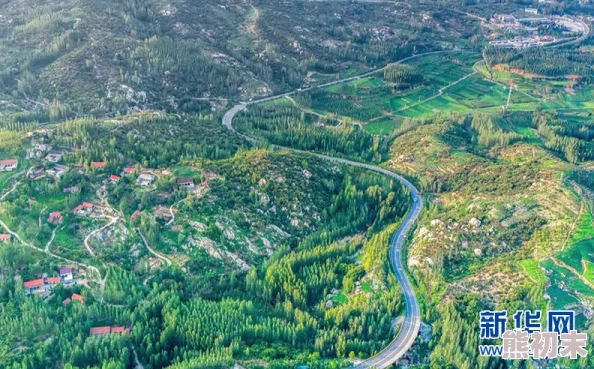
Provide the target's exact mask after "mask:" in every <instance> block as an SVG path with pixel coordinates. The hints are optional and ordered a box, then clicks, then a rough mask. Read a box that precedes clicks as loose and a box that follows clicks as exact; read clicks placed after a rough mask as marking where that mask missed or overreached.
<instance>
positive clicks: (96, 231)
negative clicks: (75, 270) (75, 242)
mask: <svg viewBox="0 0 594 369" xmlns="http://www.w3.org/2000/svg"><path fill="white" fill-rule="evenodd" d="M108 218H109V217H108ZM118 219H120V218H119V217H115V218H111V221H110V222H109V223H107V224H106V225H104V226H103V227H101V228H98V229H96V230H94V231H93V232H91V233H89V234H88V235H87V237H85V241H84V244H85V247H86V249H87V251H88V252H89V255H91V256H92V257H95V253H94V252H93V249H91V246H90V245H89V239H90V238H91V237H92V236H93V235H94V234H95V233H98V232H101V231H102V230H104V229H105V228H107V227H110V226H112V225H114V224H116V222H117V221H118Z"/></svg>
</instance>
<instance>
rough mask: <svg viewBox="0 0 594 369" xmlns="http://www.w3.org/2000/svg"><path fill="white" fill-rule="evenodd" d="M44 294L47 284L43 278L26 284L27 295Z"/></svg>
mask: <svg viewBox="0 0 594 369" xmlns="http://www.w3.org/2000/svg"><path fill="white" fill-rule="evenodd" d="M44 292H45V283H44V282H43V278H41V279H35V280H33V281H27V282H25V294H26V295H29V294H32V293H44Z"/></svg>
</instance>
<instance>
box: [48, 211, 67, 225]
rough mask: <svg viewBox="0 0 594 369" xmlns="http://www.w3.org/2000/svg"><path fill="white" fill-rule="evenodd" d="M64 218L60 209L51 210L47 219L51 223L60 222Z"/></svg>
mask: <svg viewBox="0 0 594 369" xmlns="http://www.w3.org/2000/svg"><path fill="white" fill-rule="evenodd" d="M63 220H64V219H63V218H62V214H60V212H59V211H54V212H51V213H50V215H49V217H48V218H47V221H48V222H50V223H51V224H60V223H62V221H63Z"/></svg>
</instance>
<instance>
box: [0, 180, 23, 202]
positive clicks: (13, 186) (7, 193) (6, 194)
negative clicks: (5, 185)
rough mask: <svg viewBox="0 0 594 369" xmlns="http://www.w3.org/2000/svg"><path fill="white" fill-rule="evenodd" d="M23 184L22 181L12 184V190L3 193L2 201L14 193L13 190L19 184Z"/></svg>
mask: <svg viewBox="0 0 594 369" xmlns="http://www.w3.org/2000/svg"><path fill="white" fill-rule="evenodd" d="M20 184H21V181H18V182H15V183H14V184H13V185H12V188H11V189H10V190H8V191H7V192H6V193H5V194H4V195H2V197H0V201H2V200H4V199H5V198H6V196H8V195H10V194H11V193H12V191H14V190H16V188H17V187H18V185H20Z"/></svg>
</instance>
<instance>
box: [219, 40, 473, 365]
mask: <svg viewBox="0 0 594 369" xmlns="http://www.w3.org/2000/svg"><path fill="white" fill-rule="evenodd" d="M453 51H457V52H460V51H462V50H444V51H433V52H428V53H424V54H418V55H413V56H410V57H407V58H404V59H401V60H399V61H397V62H396V63H397V64H399V63H403V62H405V61H407V60H410V59H413V58H417V57H420V56H426V55H431V54H439V53H447V52H453ZM384 68H385V67H383V68H379V69H375V70H373V71H370V72H366V73H363V74H361V75H358V76H354V77H349V78H344V79H341V80H336V81H332V82H329V83H324V84H321V85H317V86H313V87H308V88H305V89H298V90H295V91H292V92H288V93H284V94H280V95H276V96H271V97H266V98H263V99H259V100H254V101H250V102H247V103H246V102H243V103H240V104H238V105H236V106H234V107H233V108H231V109H229V110H228V111H227V112H226V113H225V115H224V116H223V125H224V126H225V127H227V128H228V129H229V130H231V131H233V132H235V133H237V134H239V135H241V136H242V137H244V138H245V139H246V140H248V141H250V142H255V141H256V139H255V138H254V137H250V136H246V135H244V134H241V133H239V132H237V131H236V130H235V128H233V118H235V116H236V115H237V114H238V113H239V112H241V111H243V110H244V109H246V108H247V107H248V106H249V105H254V104H259V103H263V102H266V101H271V100H276V99H280V98H284V97H288V96H291V95H294V94H296V93H299V92H303V91H307V90H312V89H315V88H323V87H327V86H331V85H335V84H339V83H344V82H349V81H353V80H356V79H359V78H362V77H366V76H370V75H372V74H375V73H378V72H381V71H382V70H383V69H384ZM272 146H273V147H275V148H280V149H284V150H290V151H293V152H297V153H305V154H309V155H313V156H316V157H318V158H321V159H324V160H328V161H331V162H335V163H340V164H345V165H350V166H354V167H360V168H365V169H368V170H372V171H375V172H378V173H381V174H384V175H387V176H389V177H391V178H394V179H396V180H398V181H400V182H401V183H402V185H403V186H404V187H406V188H407V189H408V190H409V191H410V194H411V197H412V207H411V209H410V210H409V212H408V214H407V216H406V218H405V219H404V221H403V222H402V224H401V225H400V227H398V229H397V230H396V232H394V235H393V236H392V238H391V240H390V263H391V265H392V268H393V269H394V273H395V274H396V278H397V279H398V282H399V283H400V286H401V288H402V293H403V295H404V300H405V302H406V313H405V316H404V321H403V323H402V325H401V326H400V330H399V331H398V333H397V335H396V337H395V338H394V340H393V341H392V342H391V343H390V344H389V345H388V346H386V347H385V348H384V349H383V350H382V351H380V352H379V353H377V354H376V355H375V356H373V357H371V358H369V359H367V360H364V361H362V362H360V363H358V364H355V365H354V366H353V368H355V369H368V368H387V367H389V366H390V365H392V364H393V363H395V362H396V361H398V360H399V359H400V358H401V357H402V356H403V355H404V354H405V353H406V352H407V351H408V350H409V349H410V347H411V346H412V345H413V343H414V341H415V339H416V337H417V335H418V332H419V328H420V327H421V313H420V308H419V302H418V300H417V297H416V294H415V291H414V289H413V287H412V285H411V283H410V281H409V279H408V276H407V275H406V271H405V269H404V265H403V262H402V258H403V251H402V248H403V245H404V241H405V239H406V236H407V235H408V233H409V231H410V229H411V228H412V226H413V224H414V222H415V221H416V220H417V218H418V216H419V213H420V212H421V208H422V204H423V200H422V198H421V195H420V193H419V191H418V190H417V189H416V187H415V186H414V185H413V184H412V183H410V182H409V181H408V180H406V179H405V178H404V177H402V176H400V175H398V174H396V173H394V172H391V171H389V170H387V169H384V168H381V167H378V166H376V165H371V164H366V163H361V162H357V161H352V160H348V159H343V158H337V157H333V156H329V155H324V154H320V153H316V152H310V151H304V150H298V149H292V148H288V147H282V146H278V145H272Z"/></svg>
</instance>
